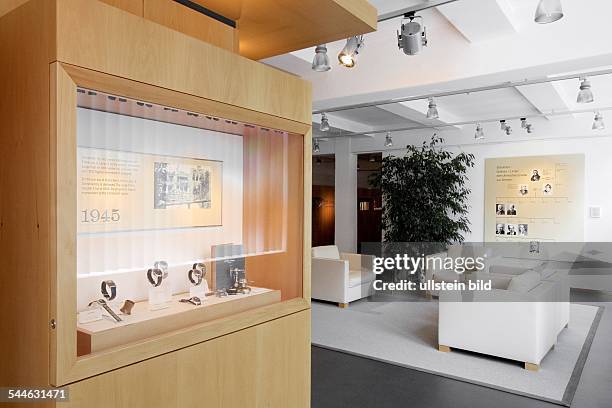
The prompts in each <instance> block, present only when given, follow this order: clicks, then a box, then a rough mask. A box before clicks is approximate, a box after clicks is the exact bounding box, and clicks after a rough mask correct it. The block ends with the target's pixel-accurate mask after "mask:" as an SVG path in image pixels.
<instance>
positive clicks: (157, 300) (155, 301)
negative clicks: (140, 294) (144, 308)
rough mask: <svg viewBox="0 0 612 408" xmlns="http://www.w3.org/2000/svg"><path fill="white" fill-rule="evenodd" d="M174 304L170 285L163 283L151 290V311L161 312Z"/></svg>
mask: <svg viewBox="0 0 612 408" xmlns="http://www.w3.org/2000/svg"><path fill="white" fill-rule="evenodd" d="M171 302H172V288H171V287H170V283H168V282H162V284H161V285H159V286H155V287H150V288H149V310H151V311H154V310H160V309H166V308H168V307H170V303H171Z"/></svg>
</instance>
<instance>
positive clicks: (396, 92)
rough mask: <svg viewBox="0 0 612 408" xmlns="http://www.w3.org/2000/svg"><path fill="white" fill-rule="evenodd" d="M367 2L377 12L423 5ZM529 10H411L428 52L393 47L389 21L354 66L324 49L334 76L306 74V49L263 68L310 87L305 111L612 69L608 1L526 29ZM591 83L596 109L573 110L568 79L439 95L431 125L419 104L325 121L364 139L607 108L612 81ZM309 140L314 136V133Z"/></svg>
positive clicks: (530, 5)
mask: <svg viewBox="0 0 612 408" xmlns="http://www.w3.org/2000/svg"><path fill="white" fill-rule="evenodd" d="M370 3H372V4H373V5H374V6H375V7H377V8H378V10H379V14H384V13H387V12H390V11H394V10H399V9H403V8H406V7H410V6H414V5H417V4H422V3H427V1H426V0H370ZM537 3H538V0H459V1H457V2H455V3H451V4H447V5H444V6H440V7H437V8H433V9H429V10H425V11H423V12H420V13H419V14H420V15H422V16H423V17H424V20H425V25H426V27H427V31H428V37H429V46H428V47H427V48H425V49H424V50H423V52H422V53H421V54H419V55H417V56H406V55H404V54H403V53H402V52H401V51H400V50H398V48H397V41H396V38H395V36H396V30H397V28H398V26H399V24H400V21H401V19H400V18H398V19H394V20H389V21H386V22H383V23H380V24H379V28H378V31H377V32H375V33H371V34H368V35H366V36H365V47H364V49H363V50H362V52H361V53H360V55H359V59H358V63H357V66H356V67H355V68H353V69H346V68H343V67H340V66H338V65H337V61H336V55H337V53H338V52H339V51H340V49H341V48H342V47H343V45H344V42H343V41H338V42H335V43H331V44H327V46H328V55H329V56H330V59H331V61H332V66H333V69H332V70H331V71H329V72H326V73H319V72H314V71H312V70H311V69H310V63H311V61H312V57H313V55H314V50H313V49H305V50H300V51H296V52H293V53H291V54H286V55H283V56H279V57H274V58H271V59H268V60H264V62H265V63H268V64H270V65H274V66H276V67H278V68H281V69H284V70H287V71H290V72H292V73H294V74H297V75H300V76H302V77H304V78H305V79H308V80H311V81H312V82H313V96H314V107H313V109H322V110H325V109H328V108H333V107H337V106H346V105H351V104H356V103H364V102H365V103H369V102H372V101H380V100H389V99H394V98H402V97H412V96H415V95H424V94H429V93H436V92H444V91H449V90H462V89H467V88H472V87H479V86H488V85H493V84H500V83H503V82H507V81H522V80H526V79H537V78H545V77H549V76H555V75H563V74H568V73H575V72H584V71H585V70H601V69H611V68H612V48H611V47H610V46H609V38H612V25H611V24H609V22H608V16H609V15H611V14H612V2H611V1H609V0H589V1H588V2H585V1H584V0H563V7H564V11H565V17H564V18H563V19H562V20H560V21H558V22H556V23H553V24H547V25H539V24H535V23H534V22H533V15H534V11H535V8H536V6H537ZM587 3H588V7H587V6H586V4H587ZM585 23H586V24H585ZM590 80H591V83H592V86H593V92H594V94H595V102H594V103H593V104H589V105H588V106H585V105H580V104H577V103H576V95H577V92H578V86H579V81H578V80H577V79H573V80H566V81H558V82H555V83H551V84H538V85H529V86H521V87H513V88H506V89H498V90H492V91H486V92H479V93H473V94H469V95H467V94H460V95H454V96H447V97H440V98H437V99H436V103H437V105H438V110H439V111H440V119H439V120H428V119H427V118H426V116H425V115H426V111H427V101H426V100H418V101H411V102H403V103H394V104H387V105H380V106H377V107H368V108H360V109H353V110H349V111H339V112H333V113H331V114H329V115H328V116H329V118H330V123H331V124H332V126H334V127H335V130H336V133H335V134H336V135H338V134H341V133H338V132H340V131H343V132H344V133H346V132H368V131H375V130H380V129H389V128H398V127H413V126H419V125H443V124H448V123H459V122H464V121H466V122H467V121H479V120H483V121H484V120H487V119H492V118H502V117H520V116H529V115H537V114H539V113H542V112H545V113H548V112H551V111H567V110H578V109H585V108H589V109H593V110H596V109H601V108H606V107H612V75H606V76H600V77H593V78H590ZM575 116H576V115H573V116H572V117H575ZM584 116H585V118H586V117H588V116H590V114H589V115H584ZM555 119H559V117H558V116H550V117H547V118H534V120H532V122H535V123H538V125H537V126H540V124H542V123H544V122H546V121H548V120H555ZM319 120H320V118H319V116H318V115H315V116H314V117H313V122H314V123H315V124H317V123H318V122H319ZM585 120H588V119H585ZM332 133H333V132H332ZM314 135H315V136H321V134H320V133H319V132H317V129H316V128H315V132H314Z"/></svg>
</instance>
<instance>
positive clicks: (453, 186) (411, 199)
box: [370, 134, 474, 244]
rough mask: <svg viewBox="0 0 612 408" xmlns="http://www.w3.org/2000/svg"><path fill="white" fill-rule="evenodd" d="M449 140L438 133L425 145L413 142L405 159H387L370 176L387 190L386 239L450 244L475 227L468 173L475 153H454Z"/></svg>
mask: <svg viewBox="0 0 612 408" xmlns="http://www.w3.org/2000/svg"><path fill="white" fill-rule="evenodd" d="M443 142H444V140H443V139H442V138H440V137H438V136H436V135H435V134H434V135H433V136H432V138H431V141H430V142H423V145H422V146H420V147H418V146H410V145H409V146H407V149H408V152H407V153H406V155H405V156H403V157H395V156H388V157H385V158H384V159H383V162H382V169H381V172H380V173H379V174H377V175H375V176H374V177H373V178H372V179H371V180H370V183H371V184H372V185H373V186H374V187H376V188H380V189H381V191H382V196H383V215H382V227H383V230H384V235H385V238H384V240H385V242H440V243H447V244H450V243H453V242H463V239H464V237H463V234H464V233H465V232H469V231H470V227H469V225H470V223H469V220H468V218H467V213H468V209H467V198H468V195H469V194H470V189H469V188H467V187H466V181H467V180H466V176H465V174H466V171H467V169H468V167H473V166H474V155H473V154H466V153H459V154H457V155H453V154H452V153H450V152H448V151H446V150H443V149H441V148H440V146H439V145H440V144H442V143H443Z"/></svg>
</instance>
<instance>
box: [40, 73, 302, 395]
mask: <svg viewBox="0 0 612 408" xmlns="http://www.w3.org/2000/svg"><path fill="white" fill-rule="evenodd" d="M65 68H66V69H65ZM52 70H53V72H54V75H55V80H54V81H53V84H54V85H55V86H53V87H52V91H53V95H54V97H53V99H52V100H53V101H54V103H53V109H52V114H51V116H52V117H53V118H57V120H56V122H55V123H54V124H52V144H54V145H55V144H57V152H56V154H55V155H54V156H52V157H53V158H54V160H52V168H51V169H52V174H54V175H55V176H54V180H57V186H56V187H55V188H56V189H57V192H58V194H57V198H56V199H55V200H56V201H55V200H52V203H55V202H57V209H56V210H55V209H53V210H52V211H55V212H56V214H57V222H56V223H53V224H52V225H53V226H55V228H56V231H55V232H54V236H56V237H57V238H56V241H54V242H57V243H58V247H57V248H56V249H55V250H54V251H52V252H53V253H56V254H57V259H56V260H55V261H54V262H53V264H54V265H55V267H54V268H53V269H52V272H53V274H52V285H51V293H53V294H55V293H57V294H58V295H57V296H55V298H54V301H53V302H52V303H51V306H52V310H51V315H52V316H53V317H55V318H56V319H57V322H58V326H57V329H56V330H53V331H52V334H53V336H52V344H51V350H52V357H51V359H52V361H51V367H52V368H53V370H52V372H51V382H52V384H54V385H61V384H65V383H68V382H72V381H77V380H80V379H83V378H86V377H89V376H92V375H96V374H98V373H100V372H105V371H108V370H112V369H116V368H118V367H121V366H125V365H127V364H132V363H135V362H138V361H141V360H142V359H145V358H151V357H154V356H155V355H159V354H162V353H167V352H170V351H173V350H177V349H179V348H181V347H186V346H188V345H190V344H193V343H196V342H200V341H206V340H208V339H211V338H213V337H216V336H220V335H224V334H227V333H229V332H231V331H235V330H240V329H243V328H244V327H248V326H251V325H253V324H258V323H261V322H263V321H267V320H270V319H274V318H278V317H280V316H283V315H284V314H287V313H293V312H296V311H299V310H304V309H305V308H308V307H309V303H308V301H306V300H303V299H299V298H298V299H295V300H293V301H286V302H282V303H279V304H276V305H271V306H266V307H261V308H258V309H254V310H250V311H248V312H244V313H240V314H238V315H234V316H231V317H228V318H226V319H218V320H215V321H212V322H206V323H201V324H197V325H193V326H190V327H189V328H186V329H182V330H176V331H172V332H169V333H167V334H164V335H159V336H156V337H152V338H150V339H147V340H145V341H142V342H136V343H130V344H127V345H125V346H121V347H119V348H113V349H109V350H105V351H102V352H98V353H92V354H91V355H88V356H85V357H82V358H79V359H76V355H77V344H76V335H75V329H76V308H75V305H76V300H75V299H76V287H75V286H76V259H75V253H76V241H75V237H76V219H75V217H74V214H76V208H75V205H76V170H75V169H76V163H75V158H76V153H75V151H74V149H75V146H76V117H75V115H76V113H75V112H76V109H75V107H76V97H77V96H76V95H77V92H76V87H77V86H84V87H88V85H90V84H89V83H83V82H81V77H89V78H94V79H92V81H99V82H97V84H98V85H100V86H99V87H95V89H97V90H99V91H102V92H111V93H114V89H116V88H119V87H121V86H123V85H124V84H125V83H124V82H123V81H119V80H117V78H116V77H113V76H109V75H101V74H95V73H93V72H89V73H87V72H85V71H84V70H82V69H76V68H74V67H68V66H66V67H65V66H64V65H62V64H59V63H56V64H53V66H52ZM71 73H78V75H81V76H78V75H77V76H76V77H73V76H72V75H71ZM126 89H127V90H129V91H130V92H131V94H129V95H125V96H128V97H132V96H137V95H139V94H140V95H141V93H140V92H139V91H140V90H141V89H142V90H145V93H146V90H147V89H148V86H147V85H144V84H141V83H137V82H131V83H130V86H129V87H126ZM155 89H157V90H158V91H159V94H158V96H157V98H161V100H159V102H160V103H161V104H167V101H165V100H163V96H165V95H167V94H173V95H174V96H173V98H174V100H176V101H178V102H181V101H183V102H184V101H185V100H187V101H188V102H189V103H193V104H194V106H195V107H196V109H194V111H195V112H200V111H201V109H200V108H199V107H198V103H197V101H194V100H191V99H190V98H187V99H183V98H182V97H179V96H177V93H176V92H171V91H168V90H163V89H159V88H155ZM152 92H154V90H152ZM198 100H202V98H198ZM153 102H157V101H153ZM207 103H209V104H212V105H215V109H216V110H218V111H221V112H222V111H223V110H224V109H225V108H226V107H228V106H229V105H224V104H219V103H217V102H212V101H207ZM230 108H231V109H235V108H233V107H230ZM232 111H233V110H232ZM222 116H225V115H222ZM273 120H274V121H277V120H280V119H278V118H276V119H273ZM284 121H285V122H288V123H292V124H295V122H291V121H286V120H284ZM299 126H302V127H304V126H305V125H299ZM306 128H308V126H306ZM56 137H57V140H56V139H55V138H56ZM289 140H292V142H291V143H290V145H289V149H290V150H292V151H296V152H297V156H295V155H291V156H288V157H293V159H292V160H293V161H291V162H290V163H289V165H290V168H289V174H290V175H292V176H291V177H293V178H290V179H289V186H290V187H291V186H292V188H293V189H294V190H289V195H290V197H294V200H295V201H294V204H293V206H292V207H291V208H293V210H291V211H293V213H291V212H290V213H289V216H290V217H293V218H291V219H292V220H302V218H301V217H302V214H301V211H302V208H303V202H302V201H301V198H300V194H301V193H302V192H303V181H302V178H301V177H302V176H303V174H302V160H301V157H302V149H303V138H302V136H299V135H293V137H292V138H289ZM56 163H57V166H55V164H56ZM291 166H292V167H291ZM268 184H270V183H268ZM294 193H295V194H294ZM307 222H308V223H310V220H308V221H307ZM291 225H293V227H292V228H295V229H296V231H299V232H297V233H295V232H294V233H291V232H290V233H289V234H290V235H291V234H293V235H292V236H293V237H295V239H294V240H293V241H290V242H292V244H291V245H292V246H291V248H292V249H291V251H290V255H291V256H290V257H285V258H275V261H273V262H268V263H267V265H266V268H265V269H266V270H268V271H270V270H273V269H274V268H279V269H278V270H276V271H273V272H272V274H270V272H268V273H267V274H265V275H264V277H266V276H267V277H266V278H265V279H263V278H262V279H261V280H260V282H261V283H262V285H266V286H267V287H270V288H273V289H279V290H281V291H282V292H283V291H284V292H285V293H287V296H285V295H284V294H283V299H292V298H295V297H296V296H300V295H301V293H302V290H303V285H309V281H303V280H302V275H301V271H302V269H301V268H302V259H301V257H300V256H298V254H300V253H301V251H302V246H301V245H302V243H301V242H300V241H301V237H302V231H303V230H302V228H303V226H302V225H301V224H300V223H299V221H298V222H297V223H296V222H293V223H291ZM298 238H299V239H298ZM258 258H259V257H258ZM261 258H265V257H261ZM281 259H285V261H283V262H280V261H279V260H281ZM287 260H288V261H287ZM278 262H280V263H278ZM262 265H263V264H262ZM287 267H290V268H296V269H286V268H287ZM280 268H283V269H280ZM261 270H262V271H263V270H264V269H263V268H262V269H261ZM296 270H297V272H295V271H296ZM56 272H57V273H56ZM271 276H275V277H277V278H278V279H279V281H278V282H281V283H280V284H279V283H278V282H276V283H274V282H271V281H269V280H267V279H269V277H271ZM268 282H271V283H273V284H272V285H267V283H268ZM58 288H61V290H60V289H58Z"/></svg>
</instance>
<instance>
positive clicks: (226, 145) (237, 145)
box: [75, 108, 243, 309]
mask: <svg viewBox="0 0 612 408" xmlns="http://www.w3.org/2000/svg"><path fill="white" fill-rule="evenodd" d="M77 134H78V139H79V140H78V144H79V146H85V147H97V148H104V149H116V150H123V151H131V152H137V153H150V154H162V155H169V156H182V157H192V158H202V159H210V160H220V161H222V162H223V194H222V197H223V203H222V226H220V227H203V228H183V229H167V230H157V231H133V232H118V233H110V234H87V235H81V236H79V237H78V245H77V271H78V274H79V275H78V291H77V293H78V300H77V301H78V307H79V309H82V308H83V307H85V306H86V305H87V303H89V302H90V301H92V300H94V299H97V298H99V297H100V282H101V281H102V280H104V279H113V280H114V281H115V283H116V284H117V287H118V295H117V296H118V298H119V297H122V298H130V299H132V300H134V301H138V300H142V299H146V298H147V297H148V293H147V289H148V286H149V285H148V283H147V281H146V274H145V273H146V270H147V269H148V268H150V267H152V266H153V263H154V262H155V261H157V260H165V261H167V262H168V263H169V266H170V269H169V275H170V282H171V284H172V288H173V292H174V293H177V292H182V291H185V290H187V288H188V286H189V283H188V280H187V270H188V269H189V266H190V265H191V264H192V263H194V262H196V261H198V260H205V259H207V258H210V251H211V246H212V245H215V244H223V243H228V242H234V243H239V242H242V197H243V194H242V185H243V172H242V137H241V136H235V135H229V134H223V133H219V132H214V131H209V130H203V129H196V128H192V127H187V126H179V125H173V124H169V123H163V122H156V121H152V120H144V119H140V118H132V117H128V116H120V115H116V114H112V113H105V112H99V111H94V110H89V109H82V108H79V109H78V117H77ZM75 171H76V169H75ZM75 216H77V215H76V214H75Z"/></svg>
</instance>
